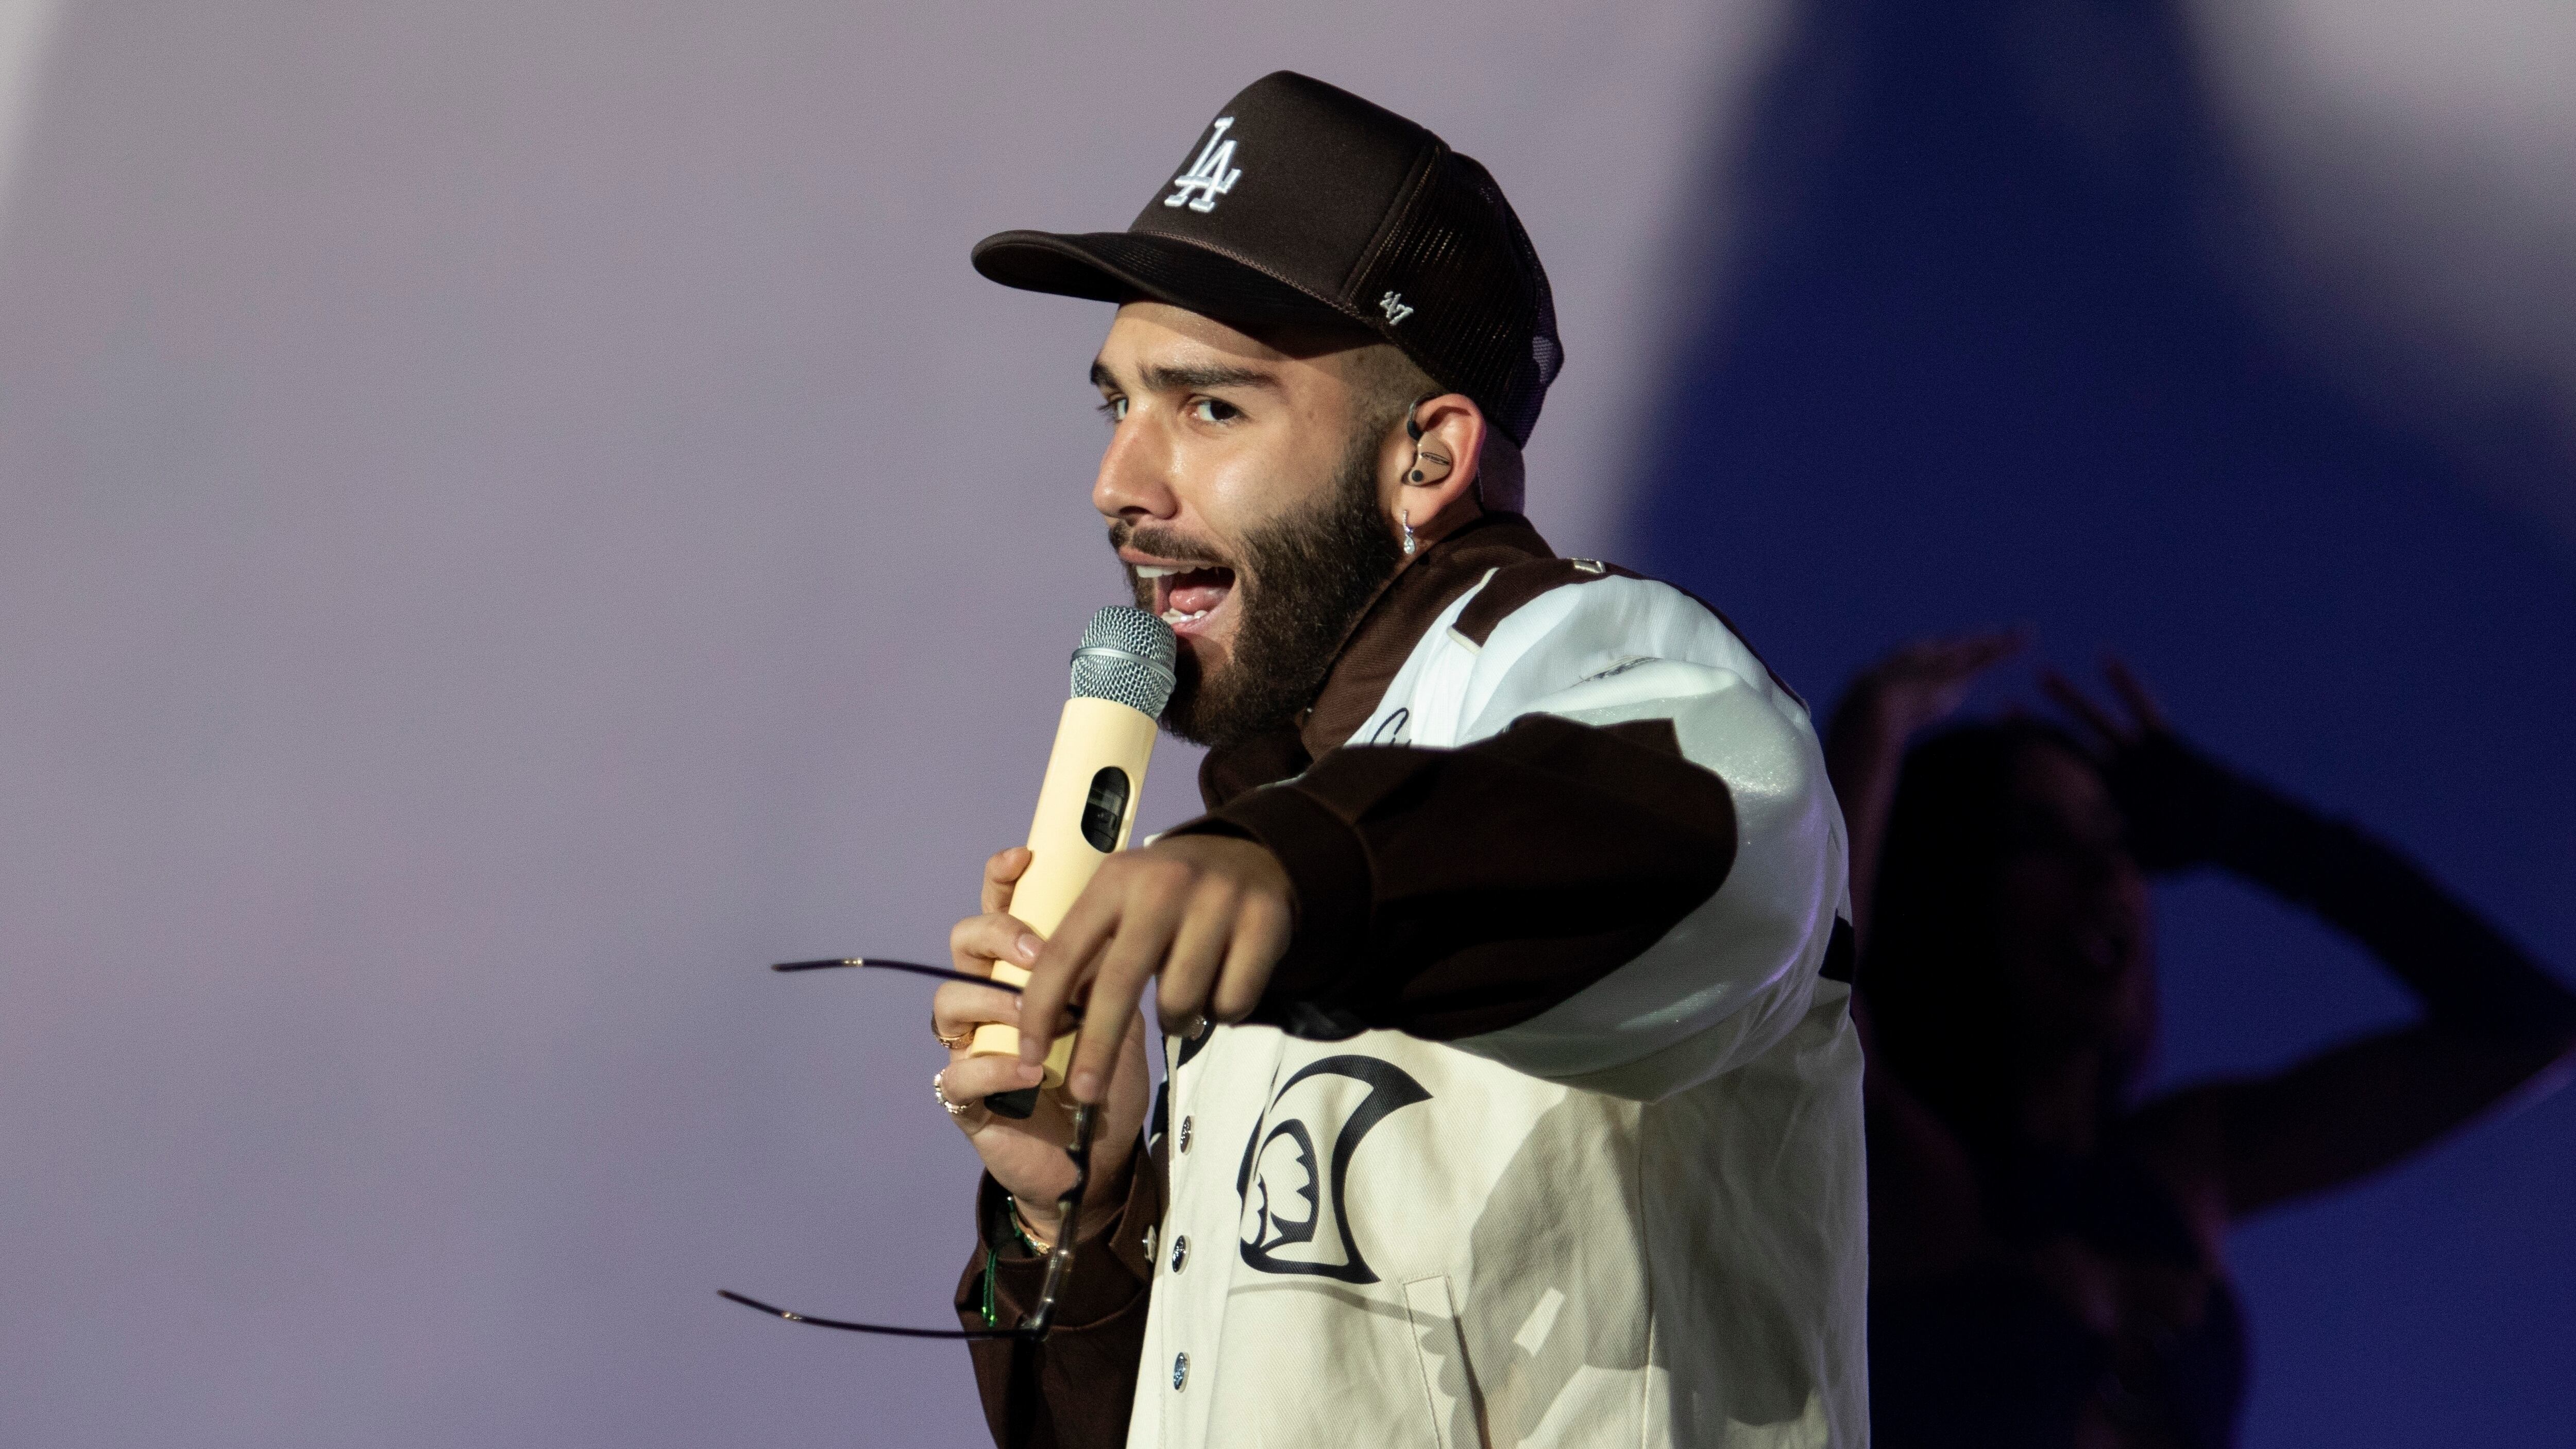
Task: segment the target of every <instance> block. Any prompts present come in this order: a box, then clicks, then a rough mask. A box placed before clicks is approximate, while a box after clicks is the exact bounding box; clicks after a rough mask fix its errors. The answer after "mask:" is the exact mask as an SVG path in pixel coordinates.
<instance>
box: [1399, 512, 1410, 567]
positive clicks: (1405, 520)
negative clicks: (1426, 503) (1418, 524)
mask: <svg viewBox="0 0 2576 1449" xmlns="http://www.w3.org/2000/svg"><path fill="white" fill-rule="evenodd" d="M1395 521H1396V522H1397V523H1398V524H1401V525H1402V526H1403V528H1404V556H1405V557H1406V558H1411V557H1413V513H1412V511H1411V510H1410V509H1398V510H1396V515H1395Z"/></svg>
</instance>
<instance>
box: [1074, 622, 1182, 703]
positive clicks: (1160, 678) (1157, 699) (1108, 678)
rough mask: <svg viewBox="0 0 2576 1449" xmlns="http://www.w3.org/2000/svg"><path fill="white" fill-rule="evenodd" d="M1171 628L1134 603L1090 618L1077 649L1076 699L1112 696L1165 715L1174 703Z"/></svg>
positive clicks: (1173, 647)
mask: <svg viewBox="0 0 2576 1449" xmlns="http://www.w3.org/2000/svg"><path fill="white" fill-rule="evenodd" d="M1178 647H1179V645H1178V641H1176V640H1175V639H1173V637H1172V626H1171V625H1169V624H1166V623H1164V622H1163V621H1162V620H1160V619H1157V618H1155V617H1154V616H1153V615H1151V614H1148V613H1146V612H1145V611H1144V610H1142V609H1139V608H1137V607H1135V606H1134V605H1132V604H1112V605H1110V606H1109V607H1108V608H1105V609H1103V610H1101V611H1100V612H1099V613H1097V614H1094V615H1092V616H1091V622H1090V623H1089V624H1088V625H1086V626H1084V628H1083V631H1082V643H1081V644H1080V645H1079V646H1078V647H1076V648H1075V649H1074V651H1073V697H1074V698H1076V699H1112V700H1116V701H1117V702H1118V703H1120V704H1123V705H1126V706H1127V707H1128V708H1130V709H1134V710H1138V711H1141V712H1143V713H1144V714H1145V715H1146V716H1147V717H1148V718H1151V719H1161V718H1162V717H1163V706H1164V705H1166V704H1169V703H1171V701H1172V684H1173V674H1172V658H1173V655H1174V653H1175V651H1176V650H1177V649H1178Z"/></svg>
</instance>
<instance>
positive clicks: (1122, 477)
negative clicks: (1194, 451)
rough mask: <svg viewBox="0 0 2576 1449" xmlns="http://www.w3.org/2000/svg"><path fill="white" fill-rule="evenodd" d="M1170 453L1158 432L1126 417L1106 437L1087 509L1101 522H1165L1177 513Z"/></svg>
mask: <svg viewBox="0 0 2576 1449" xmlns="http://www.w3.org/2000/svg"><path fill="white" fill-rule="evenodd" d="M1169 463H1170V451H1169V449H1167V448H1165V447H1164V446H1163V445H1162V440H1161V436H1160V433H1159V430H1157V429H1156V428H1154V427H1153V426H1152V425H1151V424H1150V423H1149V422H1148V421H1147V420H1146V419H1144V418H1140V417H1137V416H1135V415H1133V414H1130V415H1129V416H1127V417H1126V418H1123V419H1121V420H1120V421H1119V423H1118V427H1117V429H1116V431H1114V432H1112V433H1111V434H1110V435H1109V447H1108V449H1107V450H1106V451H1105V452H1103V453H1102V454H1101V455H1100V476H1099V477H1098V478H1096V479H1094V480H1093V481H1092V484H1091V506H1092V507H1094V508H1096V509H1099V510H1100V514H1101V516H1102V517H1104V518H1110V519H1119V520H1124V521H1125V522H1128V523H1131V524H1134V523H1160V522H1168V521H1170V519H1171V518H1172V516H1173V515H1174V514H1176V513H1178V512H1179V511H1180V499H1179V498H1178V497H1177V496H1175V495H1174V494H1173V492H1172V485H1171V469H1170V467H1169V466H1168V465H1169Z"/></svg>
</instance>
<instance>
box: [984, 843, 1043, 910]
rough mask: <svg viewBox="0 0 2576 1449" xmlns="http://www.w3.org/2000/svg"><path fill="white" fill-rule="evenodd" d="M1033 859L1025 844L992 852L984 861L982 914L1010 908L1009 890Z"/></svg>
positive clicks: (1025, 871)
mask: <svg viewBox="0 0 2576 1449" xmlns="http://www.w3.org/2000/svg"><path fill="white" fill-rule="evenodd" d="M1035 859H1037V857H1036V856H1035V855H1033V854H1031V853H1030V851H1029V848H1028V847H1027V846H1025V845H1014V846H1012V847H1011V848H1010V849H1008V850H997V851H995V852H993V856H992V858H991V859H990V860H987V861H985V862H984V914H986V915H988V916H989V915H991V914H993V913H994V912H996V911H1007V910H1009V909H1010V908H1011V891H1012V889H1013V888H1014V887H1016V886H1017V885H1018V884H1019V883H1020V877H1021V876H1023V875H1026V874H1028V869H1029V862H1030V861H1032V860H1035Z"/></svg>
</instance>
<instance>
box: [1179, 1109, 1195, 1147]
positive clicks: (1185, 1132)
mask: <svg viewBox="0 0 2576 1449" xmlns="http://www.w3.org/2000/svg"><path fill="white" fill-rule="evenodd" d="M1193 1120H1194V1119H1192V1118H1188V1117H1184V1118H1182V1119H1181V1150H1182V1151H1183V1152H1187V1151H1189V1150H1190V1123H1191V1122H1192V1121H1193Z"/></svg>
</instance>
